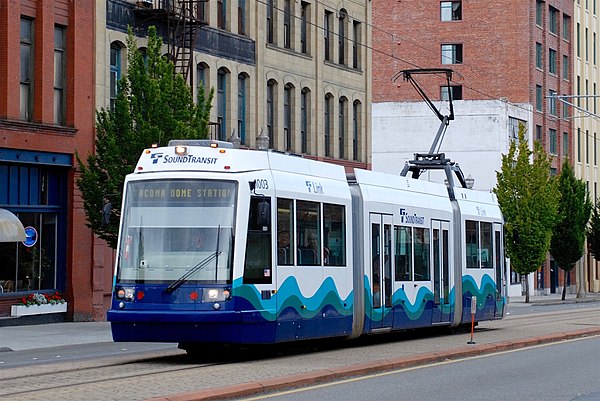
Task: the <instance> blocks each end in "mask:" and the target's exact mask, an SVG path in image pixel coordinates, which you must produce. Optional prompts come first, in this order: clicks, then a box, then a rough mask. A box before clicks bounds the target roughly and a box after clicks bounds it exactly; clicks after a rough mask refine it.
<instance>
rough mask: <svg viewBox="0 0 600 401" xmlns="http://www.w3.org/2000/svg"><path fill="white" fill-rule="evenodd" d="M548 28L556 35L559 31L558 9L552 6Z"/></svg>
mask: <svg viewBox="0 0 600 401" xmlns="http://www.w3.org/2000/svg"><path fill="white" fill-rule="evenodd" d="M548 30H549V31H550V32H551V33H553V34H555V35H556V34H557V33H558V10H557V9H556V8H554V7H552V6H550V13H549V16H548Z"/></svg>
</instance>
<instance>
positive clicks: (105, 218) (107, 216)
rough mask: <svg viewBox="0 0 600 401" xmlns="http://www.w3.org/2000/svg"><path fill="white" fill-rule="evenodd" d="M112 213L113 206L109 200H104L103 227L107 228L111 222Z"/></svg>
mask: <svg viewBox="0 0 600 401" xmlns="http://www.w3.org/2000/svg"><path fill="white" fill-rule="evenodd" d="M111 212H112V204H111V203H110V201H109V200H108V199H105V200H104V205H103V206H102V222H101V224H102V227H104V226H107V225H108V223H109V222H110V214H111Z"/></svg>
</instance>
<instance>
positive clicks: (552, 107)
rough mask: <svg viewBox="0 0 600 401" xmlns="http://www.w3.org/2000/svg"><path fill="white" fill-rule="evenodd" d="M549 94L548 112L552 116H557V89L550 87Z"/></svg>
mask: <svg viewBox="0 0 600 401" xmlns="http://www.w3.org/2000/svg"><path fill="white" fill-rule="evenodd" d="M548 95H549V97H548V112H549V113H550V115H551V116H557V115H558V114H557V112H556V91H553V90H552V89H550V90H549V91H548Z"/></svg>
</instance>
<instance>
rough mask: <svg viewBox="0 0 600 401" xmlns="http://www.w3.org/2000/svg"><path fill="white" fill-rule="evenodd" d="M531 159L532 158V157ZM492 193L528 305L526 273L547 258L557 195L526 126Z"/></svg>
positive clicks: (544, 159) (545, 162) (539, 149)
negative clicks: (521, 280)
mask: <svg viewBox="0 0 600 401" xmlns="http://www.w3.org/2000/svg"><path fill="white" fill-rule="evenodd" d="M532 156H533V158H532ZM496 177H497V180H498V184H497V186H496V188H495V189H494V192H495V193H496V195H497V196H498V203H499V204H500V209H501V210H502V214H503V215H504V220H505V226H504V232H505V238H506V240H505V246H506V253H507V255H508V256H509V257H510V264H511V267H512V269H514V270H515V271H516V272H517V273H519V274H520V275H522V276H523V277H524V285H525V291H526V295H525V302H529V282H528V280H527V278H528V275H529V273H532V272H534V271H536V270H537V269H538V268H539V267H540V265H541V264H542V263H543V262H544V260H545V259H546V255H547V254H548V250H549V248H550V239H551V238H552V230H553V228H554V225H555V222H556V216H557V209H558V199H559V197H560V193H559V192H558V186H557V183H556V180H554V179H552V178H551V177H550V159H549V158H548V155H547V154H546V153H545V152H544V150H543V149H542V146H541V145H540V144H539V143H538V142H536V143H535V144H534V149H533V151H531V149H529V145H528V142H527V141H526V139H525V127H524V126H523V125H522V124H521V125H520V126H519V136H518V143H516V142H514V141H513V142H511V144H510V148H509V150H508V154H506V155H502V170H501V171H499V172H496Z"/></svg>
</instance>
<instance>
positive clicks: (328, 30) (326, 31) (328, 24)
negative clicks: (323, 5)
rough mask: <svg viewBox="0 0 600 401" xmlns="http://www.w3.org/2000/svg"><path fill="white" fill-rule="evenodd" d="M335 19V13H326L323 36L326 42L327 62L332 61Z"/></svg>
mask: <svg viewBox="0 0 600 401" xmlns="http://www.w3.org/2000/svg"><path fill="white" fill-rule="evenodd" d="M332 19H333V13H332V12H331V11H325V18H324V20H323V35H324V40H325V60H326V61H331V51H332V49H331V20H332Z"/></svg>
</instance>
